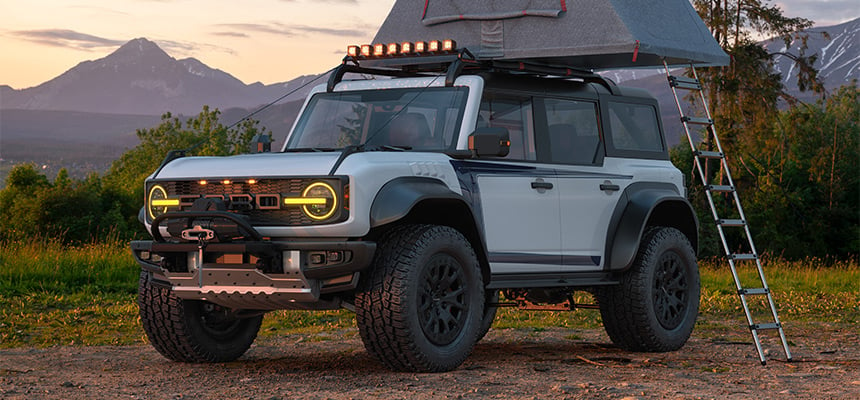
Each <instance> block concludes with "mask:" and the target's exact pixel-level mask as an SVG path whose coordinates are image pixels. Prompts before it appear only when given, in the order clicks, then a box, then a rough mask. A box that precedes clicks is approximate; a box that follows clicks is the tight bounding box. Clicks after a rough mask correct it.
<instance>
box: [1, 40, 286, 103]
mask: <svg viewBox="0 0 860 400" xmlns="http://www.w3.org/2000/svg"><path fill="white" fill-rule="evenodd" d="M283 91H284V84H275V85H269V86H266V85H263V84H260V83H255V84H251V85H246V84H244V83H243V82H242V81H240V80H239V79H236V78H235V77H233V76H232V75H230V74H228V73H226V72H224V71H221V70H219V69H214V68H210V67H208V66H207V65H206V64H203V63H202V62H200V61H199V60H197V59H194V58H186V59H181V60H177V59H175V58H173V57H171V56H170V55H168V54H167V53H165V52H164V50H162V49H161V48H159V47H158V45H157V44H155V43H153V42H151V41H149V40H147V39H144V38H139V39H134V40H131V41H129V42H128V43H126V44H124V45H123V46H122V47H120V48H119V49H117V50H116V51H114V52H113V53H111V54H110V55H108V56H106V57H104V58H101V59H98V60H93V61H84V62H82V63H80V64H78V65H77V66H75V67H74V68H72V69H70V70H68V71H66V72H65V73H63V74H62V75H60V76H58V77H56V78H54V79H52V80H50V81H47V82H45V83H43V84H41V85H39V86H36V87H32V88H28V89H23V90H14V89H12V88H10V87H8V86H2V87H0V96H2V98H3V99H2V104H0V107H2V108H4V109H27V110H64V111H83V112H99V113H109V114H146V115H160V114H162V113H164V112H166V111H171V112H173V113H183V114H196V113H198V112H200V110H201V109H202V106H203V105H204V104H206V105H209V106H210V107H212V108H215V107H217V108H220V109H224V108H228V107H244V108H250V107H255V106H258V105H260V104H263V103H266V102H268V101H269V100H271V99H273V98H276V97H277V96H279V95H280V94H281V93H282V92H283Z"/></svg>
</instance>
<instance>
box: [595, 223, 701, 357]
mask: <svg viewBox="0 0 860 400" xmlns="http://www.w3.org/2000/svg"><path fill="white" fill-rule="evenodd" d="M699 291H700V288H699V269H698V265H697V263H696V255H695V253H694V252H693V247H692V246H691V245H690V241H689V240H687V237H686V236H684V234H683V233H681V232H680V231H679V230H677V229H675V228H668V227H652V228H649V229H648V230H647V231H646V232H645V234H644V235H643V237H642V241H641V243H640V246H639V251H638V253H637V254H636V259H635V261H634V262H633V265H632V266H631V268H630V269H629V270H628V271H626V272H625V273H624V275H623V277H622V279H621V284H620V285H616V286H610V287H602V288H599V289H598V290H597V291H596V293H597V301H598V303H599V304H600V315H601V316H602V318H603V327H604V328H605V329H606V333H607V334H608V335H609V338H610V339H612V342H613V343H615V344H616V345H618V346H619V347H621V348H623V349H626V350H630V351H645V352H665V351H672V350H677V349H679V348H681V347H682V346H683V345H684V343H686V342H687V339H689V338H690V334H691V333H692V332H693V325H695V324H696V317H697V316H698V312H699Z"/></svg>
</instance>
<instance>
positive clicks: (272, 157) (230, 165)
mask: <svg viewBox="0 0 860 400" xmlns="http://www.w3.org/2000/svg"><path fill="white" fill-rule="evenodd" d="M338 156H340V152H339V151H333V152H325V153H262V154H245V155H239V156H230V157H184V158H179V159H176V160H173V161H171V162H170V163H169V164H167V165H166V166H164V168H163V169H162V170H161V172H159V173H158V176H157V178H158V179H197V178H210V177H211V178H230V177H254V178H258V177H275V176H319V175H327V174H328V173H329V171H330V170H331V167H332V166H333V165H334V163H335V161H337V158H338Z"/></svg>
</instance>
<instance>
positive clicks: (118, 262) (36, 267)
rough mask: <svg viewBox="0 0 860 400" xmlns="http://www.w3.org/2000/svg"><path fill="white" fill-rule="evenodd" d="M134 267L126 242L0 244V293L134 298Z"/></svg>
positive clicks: (135, 276)
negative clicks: (121, 294)
mask: <svg viewBox="0 0 860 400" xmlns="http://www.w3.org/2000/svg"><path fill="white" fill-rule="evenodd" d="M138 273H139V267H138V266H137V264H136V263H135V262H134V259H133V258H132V256H131V251H130V250H129V249H128V243H127V242H124V241H120V240H118V239H111V240H108V241H105V242H102V243H92V244H86V245H82V246H77V247H67V246H65V245H63V244H62V243H60V242H59V241H57V240H54V239H46V238H36V239H33V240H30V241H23V240H14V241H4V242H0V294H2V295H4V296H11V295H24V294H30V293H38V292H45V293H52V294H71V293H82V292H83V293H94V292H98V293H136V291H137V276H138Z"/></svg>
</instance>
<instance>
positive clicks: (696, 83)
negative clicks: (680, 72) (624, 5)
mask: <svg viewBox="0 0 860 400" xmlns="http://www.w3.org/2000/svg"><path fill="white" fill-rule="evenodd" d="M663 66H664V68H665V70H666V78H667V79H668V81H669V86H670V87H671V88H672V94H673V95H674V97H675V105H676V106H677V107H678V113H679V114H680V116H681V122H682V124H683V126H684V132H685V133H686V135H687V141H688V142H689V143H690V149H691V150H692V152H693V158H694V161H695V168H696V170H697V172H698V175H699V178H700V179H701V182H702V185H703V186H704V188H705V195H706V197H707V199H708V204H709V205H710V207H711V214H712V216H713V218H714V224H715V225H716V228H717V232H718V233H719V235H720V241H721V243H722V245H723V250H724V253H725V255H726V260H728V262H729V268H730V269H731V271H732V277H733V278H734V281H735V287H736V289H737V293H738V297H740V300H741V305H742V306H743V309H744V313H745V315H746V319H747V325H748V327H749V329H750V333H752V337H753V342H754V343H755V348H756V351H758V356H759V360H760V361H761V364H762V365H766V364H767V360H766V359H765V354H764V351H763V350H762V345H761V339H760V337H759V331H763V330H776V331H778V332H779V337H780V340H781V341H782V347H783V349H784V350H785V358H786V360H787V361H789V362H791V360H792V359H791V351H790V350H789V349H788V340H786V338H785V331H784V329H783V326H782V323H781V322H780V321H779V316H778V315H777V311H776V304H775V303H774V301H773V295H772V294H771V291H770V288H768V285H767V280H766V279H765V277H764V270H763V269H762V265H761V258H760V257H759V254H758V252H757V251H756V248H755V244H754V243H753V239H752V234H751V233H750V227H749V224H748V223H747V218H746V216H744V211H743V207H741V200H740V197H738V192H737V188H736V186H735V184H734V182H733V181H732V176H731V173H730V172H729V165H728V162H727V161H726V154H725V152H724V151H723V148H722V146H721V145H720V140H719V138H718V137H717V131H716V129H715V128H714V120H713V119H712V118H711V113H710V110H708V103H707V99H706V98H705V93H704V90H703V87H702V84H701V82H700V80H699V76H698V74H697V73H696V69H695V68H694V67H693V66H692V65H690V71H692V74H693V77H692V78H689V77H685V76H673V75H672V73H671V71H670V70H669V65H668V64H667V63H666V62H665V61H663ZM680 90H684V91H686V92H682V93H691V94H693V97H694V99H695V100H694V101H695V102H696V103H698V104H697V105H698V106H699V107H701V108H702V114H703V115H699V116H693V115H687V113H686V112H685V110H684V107H683V106H682V104H681V98H680V97H679V91H680ZM691 126H692V127H704V129H705V130H706V131H707V133H708V139H709V140H708V149H707V150H701V149H699V148H698V146H697V145H696V139H694V137H693V133H692V132H691ZM709 161H715V162H716V161H718V162H719V164H720V170H719V174H716V175H715V176H718V177H719V181H717V182H711V175H712V174H711V173H710V171H709V169H708V167H709V163H708V162H709ZM715 195H716V196H725V197H727V198H729V199H730V200H731V201H730V202H731V203H732V204H733V207H734V214H736V216H735V217H732V218H720V216H719V215H718V209H717V206H716V204H715V202H714V196H715ZM727 229H741V230H742V236H744V237H745V238H746V246H745V248H746V249H748V251H749V252H744V253H735V252H734V251H733V250H732V249H736V248H739V247H738V246H733V245H730V243H729V240H728V239H727V235H726V230H727ZM741 244H743V243H741ZM734 245H737V243H734ZM738 262H754V263H755V265H756V269H757V272H758V278H759V281H760V286H758V287H744V286H743V285H742V284H741V279H740V276H739V274H738V269H737V267H738V264H737V263H738ZM748 296H766V298H767V304H768V307H769V308H770V315H771V316H772V317H773V318H772V320H771V321H767V322H765V323H757V322H755V321H754V320H753V313H752V312H751V311H750V306H749V302H748V299H747V298H748Z"/></svg>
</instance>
